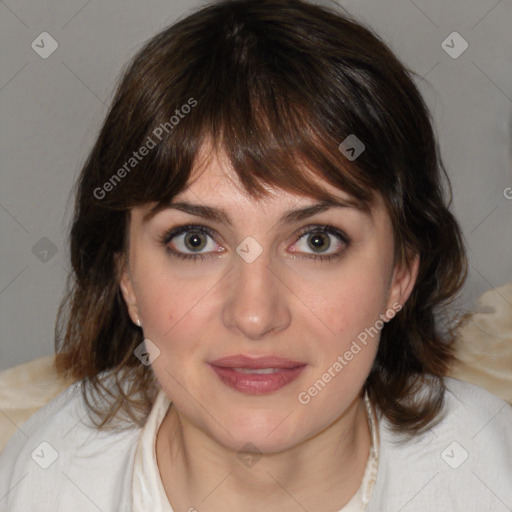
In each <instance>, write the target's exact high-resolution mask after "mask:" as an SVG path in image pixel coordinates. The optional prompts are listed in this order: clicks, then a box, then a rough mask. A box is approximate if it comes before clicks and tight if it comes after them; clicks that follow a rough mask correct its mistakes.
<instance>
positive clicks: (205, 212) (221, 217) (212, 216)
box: [143, 199, 372, 226]
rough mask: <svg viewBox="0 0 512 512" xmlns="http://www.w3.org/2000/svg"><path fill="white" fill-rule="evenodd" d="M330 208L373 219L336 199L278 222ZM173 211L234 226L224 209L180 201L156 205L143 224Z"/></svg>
mask: <svg viewBox="0 0 512 512" xmlns="http://www.w3.org/2000/svg"><path fill="white" fill-rule="evenodd" d="M330 208H352V209H355V210H357V211H360V212H361V213H363V214H365V215H366V216H367V217H369V218H371V217H372V214H371V210H369V209H367V208H365V206H364V205H362V204H359V203H357V202H355V201H351V200H345V199H336V200H323V201H320V202H318V203H315V204H313V205H310V206H306V207H304V208H298V209H295V210H288V211H287V212H285V213H284V214H283V215H282V216H281V218H280V219H279V221H278V224H291V223H293V222H299V221H301V220H304V219H306V218H308V217H312V216H313V215H316V214H317V213H321V212H324V211H326V210H329V209H330ZM166 209H172V210H179V211H182V212H185V213H189V214H191V215H196V216H198V217H202V218H204V219H208V220H212V221H215V222H218V223H220V224H226V225H228V226H232V225H233V222H232V220H231V217H230V216H229V213H228V212H227V211H226V210H224V209H223V208H214V207H212V206H206V205H202V204H193V203H189V202H186V201H178V202H173V203H167V204H160V205H156V206H155V207H154V208H152V209H151V210H150V211H149V212H147V213H146V214H145V215H144V216H143V222H148V221H149V220H150V219H151V218H153V217H154V216H155V215H156V214H157V213H159V212H160V211H162V210H166Z"/></svg>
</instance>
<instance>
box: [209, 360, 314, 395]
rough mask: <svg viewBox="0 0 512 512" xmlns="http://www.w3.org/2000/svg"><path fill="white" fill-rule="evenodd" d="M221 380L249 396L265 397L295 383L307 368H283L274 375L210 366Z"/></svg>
mask: <svg viewBox="0 0 512 512" xmlns="http://www.w3.org/2000/svg"><path fill="white" fill-rule="evenodd" d="M210 366H211V367H212V368H213V370H214V371H215V373H216V374H217V376H218V377H219V378H220V380H221V381H222V382H223V383H224V384H226V385H227V386H230V387H231V388H233V389H236V390H237V391H240V392H242V393H246V394H248V395H263V394H265V393H271V392H272V391H277V390H278V389H281V388H283V387H284V386H286V385H287V384H290V382H292V381H294V380H295V379H296V378H297V377H298V376H299V375H300V374H301V373H302V371H303V370H304V369H305V368H306V365H304V366H298V367H297V368H281V369H279V371H277V372H274V373H263V374H262V373H242V372H238V371H236V370H235V369H234V368H223V367H220V366H214V365H210Z"/></svg>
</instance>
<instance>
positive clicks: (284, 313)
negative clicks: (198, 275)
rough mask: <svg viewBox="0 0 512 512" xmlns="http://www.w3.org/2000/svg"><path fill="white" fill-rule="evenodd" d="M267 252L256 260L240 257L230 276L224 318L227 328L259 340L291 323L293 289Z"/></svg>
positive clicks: (227, 281) (225, 284)
mask: <svg viewBox="0 0 512 512" xmlns="http://www.w3.org/2000/svg"><path fill="white" fill-rule="evenodd" d="M283 281H284V280H283V278H282V276H280V275H279V273H278V271H277V270H276V269H275V268H272V266H271V261H270V257H269V256H268V255H266V254H265V252H263V253H262V254H261V255H260V256H259V257H258V258H257V259H256V260H255V261H253V262H252V263H248V262H246V261H245V260H244V259H243V258H241V257H238V258H237V259H236V260H235V262H234V268H233V270H232V271H231V272H230V273H229V275H228V276H227V278H226V283H224V286H225V287H226V290H225V295H224V296H225V297H226V299H225V303H224V307H223V321H224V324H225V325H226V327H227V328H229V329H231V330H236V331H238V333H240V332H241V333H242V334H243V335H244V336H245V337H246V338H248V339H250V340H253V341H257V340H260V339H262V338H263V337H264V336H265V334H266V333H268V332H280V331H282V330H284V329H286V328H287V327H288V326H289V325H290V321H291V314H290V309H289V300H290V295H291V292H290V291H289V289H288V287H287V286H286V285H285V284H284V282H283Z"/></svg>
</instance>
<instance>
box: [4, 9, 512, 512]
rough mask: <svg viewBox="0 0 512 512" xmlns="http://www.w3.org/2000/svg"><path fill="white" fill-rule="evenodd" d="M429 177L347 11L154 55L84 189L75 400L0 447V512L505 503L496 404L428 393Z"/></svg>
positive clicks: (228, 13) (438, 247)
mask: <svg viewBox="0 0 512 512" xmlns="http://www.w3.org/2000/svg"><path fill="white" fill-rule="evenodd" d="M443 176H445V177H446V175H445V173H444V169H443V167H442V163H441V160H440V158H439V155H438V149H437V145H436V141H435V137H434V134H433V130H432V126H431V121H430V118H429V113H428V111H427V108H426V106H425V104H424V102H423V100H422V98H421V96H420V94H419V92H418V90H417V89H416V87H415V85H414V82H413V81H412V79H411V76H410V72H408V71H407V70H406V69H405V68H404V66H403V65H402V64H401V63H400V62H399V61H398V60H397V59H396V57H395V56H394V55H393V54H392V53H391V51H390V50H389V49H388V48H387V47H386V45H385V44H384V43H383V42H382V41H381V40H380V39H379V38H378V37H377V36H375V35H374V34H373V33H372V32H371V31H370V30H369V29H366V28H364V27H363V26H361V25H360V24H358V23H356V22H355V21H354V20H351V19H350V18H349V17H348V16H346V15H342V14H341V13H339V12H335V11H333V10H329V9H327V8H323V7H319V6H317V5H313V4H310V3H306V2H303V1H301V0H258V1H256V0H225V1H222V2H216V3H213V4H210V5H208V6H206V7H204V8H202V9H200V10H198V11H196V12H195V13H193V14H192V15H190V16H188V17H187V18H184V19H182V20H181V21H179V22H177V23H176V24H174V25H173V26H171V27H169V28H168V29H166V30H164V31H163V32H161V33H160V34H158V35H157V36H156V37H154V38H153V39H152V40H150V41H149V43H148V44H147V45H146V46H145V47H144V48H143V49H142V50H141V51H140V52H139V53H138V55H136V56H135V58H134V59H133V61H132V63H131V65H130V66H129V68H128V69H127V71H126V73H125V75H124V77H123V80H122V81H121V83H120V85H119V87H118V90H117V93H116V95H115V98H114V100H113V104H112V107H111V109H110V111H109V113H108V115H107V118H106V121H105V123H104V126H103V128H102V130H101V132H100V134H99V137H98V139H97V142H96V144H95V146H94V148H93V149H92V151H91V154H90V156H89V158H88V160H87V162H86V164H85V166H84V168H83V170H82V173H81V176H80V179H79V181H78V184H77V189H76V209H75V216H74V221H73V225H72V229H71V235H70V241H71V261H72V266H73V275H72V276H71V281H70V287H69V292H68V295H67V297H66V298H65V299H64V301H63V304H62V306H61V309H60V311H59V319H58V320H59V322H58V329H57V332H56V339H57V342H56V349H57V368H58V370H59V372H61V373H62V374H63V375H65V376H68V377H72V378H73V379H75V380H76V384H74V385H73V386H71V387H70V388H68V389H67V390H66V391H65V392H63V393H62V394H61V395H59V396H58V397H57V398H56V399H55V400H53V401H52V402H51V403H50V404H48V405H47V406H46V407H44V408H43V409H41V410H40V411H38V413H36V414H35V415H34V416H33V417H32V418H31V419H30V420H29V421H28V422H27V423H26V424H25V425H24V426H23V433H22V432H18V433H17V434H16V435H15V436H14V438H13V439H12V440H11V441H10V442H9V444H8V446H7V448H6V449H5V451H4V453H3V455H2V457H1V458H0V464H1V467H2V476H1V477H0V496H1V497H2V498H1V499H2V501H0V504H1V506H2V507H3V508H2V510H9V511H18V510H20V511H21V510H34V511H35V510H52V511H57V510H75V511H77V510H79V511H82V510H84V511H85V510H102V511H104V512H106V511H114V510H116V511H120V510H121V511H125V510H126V511H128V510H134V511H155V510H162V511H172V510H174V511H175V512H177V511H187V510H188V511H194V510H198V511H201V512H214V511H219V510H222V511H231V510H237V511H241V510H243V511H260V510H265V511H274V510H279V511H283V510H284V511H295V510H308V511H341V510H342V511H343V512H353V511H361V510H368V511H383V510H390V511H391V510H393V511H396V510H414V511H422V510H425V511H427V510H428V511H432V510H450V511H459V510H460V511H463V510H464V511H467V510H498V509H499V507H502V509H503V510H505V509H506V507H507V506H511V505H512V495H511V491H510V486H509V485H508V484H509V483H510V481H511V478H512V464H511V462H510V461H511V460H512V434H511V432H510V428H509V425H510V424H511V420H512V411H511V410H510V408H509V407H507V404H506V403H505V402H503V401H502V400H500V399H498V398H496V397H494V396H492V395H491V394H489V393H487V392H486V391H484V390H483V389H480V388H478V387H476V386H472V385H469V384H465V383H462V382H459V381H456V380H454V379H449V378H446V371H447V368H448V365H449V364H450V363H451V361H452V360H453V357H454V356H453V347H452V336H451V334H450V332H442V331H443V330H442V329H441V328H440V326H439V318H440V314H441V308H443V310H444V308H446V306H447V304H448V303H449V302H450V301H451V300H452V299H453V298H454V297H455V296H456V294H457V292H458V291H459V289H460V288H461V286H462V284H463V282H464V279H465V276H466V268H467V262H466V257H465V254H464V247H463V241H462V236H461V232H460V228H459V226H458V224H457V221H456V220H455V219H454V217H453V216H452V214H451V213H450V211H449V209H448V208H449V202H447V200H446V198H445V197H444V193H443V188H442V177H443ZM446 182H447V185H448V186H449V182H448V180H447V179H446ZM503 507H505V508H503Z"/></svg>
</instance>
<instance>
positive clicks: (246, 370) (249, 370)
mask: <svg viewBox="0 0 512 512" xmlns="http://www.w3.org/2000/svg"><path fill="white" fill-rule="evenodd" d="M280 369H281V368H261V369H259V368H233V370H236V371H237V372H242V373H258V374H260V373H261V374H265V373H276V372H278V371H279V370H280Z"/></svg>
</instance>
